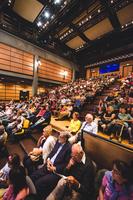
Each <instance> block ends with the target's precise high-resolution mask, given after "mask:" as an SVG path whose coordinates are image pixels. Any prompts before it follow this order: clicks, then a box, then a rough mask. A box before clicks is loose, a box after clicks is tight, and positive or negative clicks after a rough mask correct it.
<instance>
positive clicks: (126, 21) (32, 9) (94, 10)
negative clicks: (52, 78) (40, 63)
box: [0, 0, 133, 66]
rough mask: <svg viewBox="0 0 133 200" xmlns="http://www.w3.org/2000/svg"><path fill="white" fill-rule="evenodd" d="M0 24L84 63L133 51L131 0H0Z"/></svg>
mask: <svg viewBox="0 0 133 200" xmlns="http://www.w3.org/2000/svg"><path fill="white" fill-rule="evenodd" d="M0 13H1V14H0V27H1V29H4V30H6V31H8V32H10V33H12V34H14V35H17V36H19V37H21V38H23V39H25V40H28V41H30V42H32V43H34V44H36V45H38V46H40V47H42V48H43V49H46V50H50V51H52V52H54V53H57V54H59V55H61V56H63V57H66V58H68V59H70V60H72V61H74V62H76V63H78V64H79V65H82V66H85V65H87V64H91V63H93V62H95V61H98V60H101V59H102V60H103V59H106V58H110V57H111V56H116V55H120V54H122V53H128V52H132V51H133V1H132V0H128V1H126V0H0Z"/></svg>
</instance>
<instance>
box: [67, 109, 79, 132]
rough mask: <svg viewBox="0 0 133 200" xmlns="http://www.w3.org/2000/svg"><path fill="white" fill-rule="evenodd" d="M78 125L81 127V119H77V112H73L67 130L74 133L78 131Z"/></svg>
mask: <svg viewBox="0 0 133 200" xmlns="http://www.w3.org/2000/svg"><path fill="white" fill-rule="evenodd" d="M80 127H81V121H80V120H79V113H78V112H74V113H73V115H72V120H71V122H70V125H69V127H68V128H67V130H68V131H70V133H71V134H72V135H75V134H76V133H77V132H78V131H79V129H80Z"/></svg>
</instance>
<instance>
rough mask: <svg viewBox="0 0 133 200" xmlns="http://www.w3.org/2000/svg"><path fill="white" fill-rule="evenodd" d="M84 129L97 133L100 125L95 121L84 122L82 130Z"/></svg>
mask: <svg viewBox="0 0 133 200" xmlns="http://www.w3.org/2000/svg"><path fill="white" fill-rule="evenodd" d="M82 129H83V130H84V131H86V132H89V133H93V134H97V131H98V126H97V124H96V123H95V122H94V121H93V122H91V123H87V122H83V124H82V127H81V130H82Z"/></svg>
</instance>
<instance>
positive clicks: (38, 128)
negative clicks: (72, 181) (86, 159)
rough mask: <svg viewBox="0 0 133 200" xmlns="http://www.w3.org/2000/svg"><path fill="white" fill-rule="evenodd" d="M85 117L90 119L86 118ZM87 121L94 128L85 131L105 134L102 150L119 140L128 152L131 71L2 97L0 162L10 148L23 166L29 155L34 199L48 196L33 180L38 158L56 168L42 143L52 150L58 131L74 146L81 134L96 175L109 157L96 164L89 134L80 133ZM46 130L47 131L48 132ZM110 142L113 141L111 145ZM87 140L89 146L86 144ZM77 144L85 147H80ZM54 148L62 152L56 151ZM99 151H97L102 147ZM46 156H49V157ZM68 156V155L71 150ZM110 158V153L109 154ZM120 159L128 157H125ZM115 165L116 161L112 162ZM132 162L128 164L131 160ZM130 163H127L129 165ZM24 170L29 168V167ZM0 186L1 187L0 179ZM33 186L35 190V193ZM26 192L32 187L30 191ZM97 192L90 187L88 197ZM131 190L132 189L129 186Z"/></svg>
mask: <svg viewBox="0 0 133 200" xmlns="http://www.w3.org/2000/svg"><path fill="white" fill-rule="evenodd" d="M88 114H89V116H88ZM88 118H89V119H88ZM88 120H91V121H90V122H89V121H88ZM83 121H85V122H83ZM87 123H88V124H91V126H92V124H93V125H95V132H93V131H91V129H88V130H89V131H88V132H89V133H91V136H90V135H89V133H88V134H87V135H88V136H89V137H94V136H98V137H99V138H100V140H101V139H102V137H103V138H104V139H106V145H105V146H106V151H107V147H108V146H109V148H110V147H111V145H112V144H117V146H120V148H121V147H122V145H123V147H124V148H125V149H126V147H127V149H128V150H130V152H132V150H133V144H132V143H133V74H131V75H129V76H128V77H126V78H124V79H119V77H118V75H113V74H112V75H109V76H101V77H96V78H90V79H89V80H82V79H80V80H77V81H75V82H71V83H68V84H65V85H63V86H59V87H56V88H54V89H51V90H50V91H49V92H47V93H44V94H41V95H37V96H35V97H32V98H30V99H29V100H27V101H20V102H15V101H14V100H11V101H10V102H9V103H4V102H3V103H2V102H1V103H0V157H1V159H0V167H1V168H2V167H3V166H4V164H5V163H6V162H7V159H8V158H9V155H10V154H12V155H14V154H15V153H17V154H18V155H19V157H20V160H21V162H23V164H24V167H25V168H27V165H25V162H24V159H25V158H26V159H27V156H28V159H30V162H29V161H28V162H29V163H30V164H28V166H30V167H32V173H31V171H30V173H29V171H28V173H29V174H28V175H29V176H30V177H29V178H27V179H28V183H29V184H30V183H31V184H33V183H34V184H33V186H35V190H37V196H35V197H36V199H38V200H39V199H40V200H44V199H47V200H50V198H51V197H48V198H46V197H47V196H48V193H47V192H46V194H45V195H44V196H42V194H41V192H40V191H41V189H40V188H41V185H40V188H38V187H39V186H38V184H39V183H37V182H36V178H35V175H34V173H35V172H36V171H37V170H41V169H42V168H41V167H42V164H44V166H45V165H48V166H47V168H48V167H49V170H52V173H55V174H56V173H57V174H58V171H56V168H55V169H54V164H53V163H54V162H53V163H50V164H49V163H48V161H46V162H44V157H45V156H44V154H45V153H46V152H44V149H45V151H46V147H45V145H48V144H50V145H51V144H52V146H49V147H48V146H47V149H49V153H50V152H52V150H54V147H55V146H56V143H57V141H58V140H59V141H60V140H61V139H60V137H66V138H67V140H68V141H69V142H70V143H71V145H72V148H79V146H77V147H73V145H74V144H75V143H76V144H77V142H79V143H81V144H82V141H81V140H82V136H83V138H84V140H85V145H84V146H83V148H85V149H84V151H85V153H86V155H88V154H90V155H89V156H90V159H91V160H92V161H93V162H92V166H93V167H92V168H93V171H95V173H94V178H95V177H97V173H98V172H99V170H100V168H101V167H102V168H105V167H106V168H108V169H109V168H110V165H111V163H110V162H109V165H108V164H107V165H106V164H105V165H104V164H103V163H102V164H101V165H100V161H99V160H98V162H97V159H95V158H94V157H95V156H94V152H92V151H91V150H90V153H89V150H88V146H89V144H90V143H87V139H86V138H87V137H86V136H85V135H84V131H85V132H86V130H87V129H86V130H85V128H87V127H85V126H86V125H87ZM50 124H51V125H52V129H53V130H52V131H51V128H50V126H49V125H50ZM47 127H48V130H47ZM75 127H76V129H75ZM47 131H48V133H47V134H46V132H47ZM62 131H63V132H62ZM42 132H43V134H42ZM63 133H65V136H64V135H63V136H62V135H61V134H63ZM80 134H81V135H80ZM50 137H52V139H51V141H52V140H53V141H52V142H51V141H50V142H49V143H48V142H47V141H48V139H49V138H50ZM68 137H69V139H68ZM71 138H74V140H70V139H71ZM43 140H44V141H43ZM92 140H93V139H92ZM97 141H98V140H97ZM102 142H103V141H102ZM102 142H101V143H102ZM47 143H48V144H47ZM79 143H78V144H79ZM94 143H95V142H94ZM109 143H110V144H111V145H109ZM128 143H129V144H128ZM63 144H65V143H63ZM54 145H55V146H54ZM86 145H88V146H87V147H86ZM95 145H96V143H95ZM123 147H122V148H123ZM61 148H63V147H61ZM90 148H91V147H90ZM111 148H112V147H111ZM118 148H119V147H118ZM80 150H81V152H83V150H82V147H81V149H80ZM97 150H98V149H97ZM71 151H73V150H71ZM113 151H116V150H113ZM118 151H119V150H118ZM123 151H124V150H123ZM31 152H32V153H31ZM35 152H36V153H35ZM38 152H39V153H38ZM121 152H122V151H121ZM58 153H59V154H60V151H59V152H58ZM55 154H56V153H55ZM129 154H130V155H129V160H130V161H133V158H132V156H131V153H129ZM30 155H32V157H30ZM48 155H50V154H48ZM57 155H58V154H57ZM67 155H68V154H67ZM98 155H99V156H100V152H99V153H98ZM36 156H37V157H36ZM40 156H41V158H40ZM93 156H94V157H93ZM33 157H34V159H37V160H36V161H37V162H36V161H35V160H32V159H33ZM114 157H115V156H114ZM31 158H32V159H31ZM50 158H52V159H53V157H50ZM52 159H51V160H52ZM54 159H56V158H54ZM69 159H72V158H71V156H70V157H69ZM108 159H109V158H107V160H108ZM120 159H122V157H120ZM123 160H124V161H126V162H128V160H127V159H126V158H124V159H123ZM94 161H95V162H96V163H95V162H94ZM101 162H102V159H101ZM68 163H69V162H68V161H67V164H68ZM67 164H66V165H65V167H66V168H67V167H68V165H67ZM128 164H130V162H128ZM32 165H33V166H32ZM115 165H117V164H116V163H115ZM130 165H131V166H132V163H131V164H130ZM57 166H58V165H57ZM131 166H130V167H129V169H131ZM68 169H69V167H68ZM10 170H11V169H10ZM27 170H29V169H28V168H27ZM30 170H31V169H30ZM47 170H48V169H47ZM105 171H106V170H105ZM129 171H130V170H129ZM50 172H51V171H50ZM60 173H61V174H62V173H63V171H59V174H60ZM55 174H54V176H55ZM69 175H71V174H69ZM103 175H104V173H103ZM59 176H60V175H59ZM9 178H10V176H9ZM58 178H59V177H58ZM91 178H92V177H91ZM132 178H133V177H130V179H131V180H128V178H127V179H126V180H127V181H129V182H132ZM54 180H55V179H54ZM96 180H97V178H95V184H94V185H95V187H96V185H97V181H96ZM58 181H59V179H58ZM58 181H55V183H56V184H55V185H54V187H55V186H56V185H57V182H58ZM78 181H79V186H78V187H79V188H80V187H81V186H82V181H81V183H80V180H78ZM101 181H102V177H101ZM101 181H100V183H101ZM88 182H89V180H88ZM58 183H59V182H58ZM88 184H89V183H88ZM94 185H93V186H94ZM6 187H8V185H6ZM31 187H32V186H31ZM54 187H53V188H52V189H51V191H52V190H53V189H54ZM0 188H3V186H2V181H1V180H0ZM79 188H78V190H76V191H78V192H79V194H80V190H79ZM4 189H5V186H4ZM35 190H34V192H33V193H36V192H35ZM46 190H47V189H46ZM48 191H50V190H48ZM5 192H6V190H5ZM30 193H32V191H31V192H30ZM95 193H97V194H98V191H96V188H95V191H94V190H93V192H92V191H91V200H93V199H96V198H97V197H96V196H95V195H94V194H95ZM28 194H29V192H28ZM28 194H27V195H28ZM81 194H82V195H81V196H84V195H83V193H82V192H81ZM131 194H133V193H132V192H131ZM0 195H1V194H0ZM38 195H39V197H38ZM5 199H6V198H5ZM24 199H26V198H24ZM78 199H82V200H83V199H84V197H81V198H77V200H78ZM51 200H52V198H51ZM57 200H58V199H57ZM84 200H87V199H84Z"/></svg>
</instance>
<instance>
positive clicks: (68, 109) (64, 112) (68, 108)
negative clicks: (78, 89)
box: [55, 103, 73, 120]
mask: <svg viewBox="0 0 133 200" xmlns="http://www.w3.org/2000/svg"><path fill="white" fill-rule="evenodd" d="M72 110H73V106H72V104H71V103H68V104H67V105H64V106H63V107H62V108H61V110H60V111H59V114H58V118H57V119H55V120H62V119H64V118H65V117H70V115H71V113H72Z"/></svg>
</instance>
